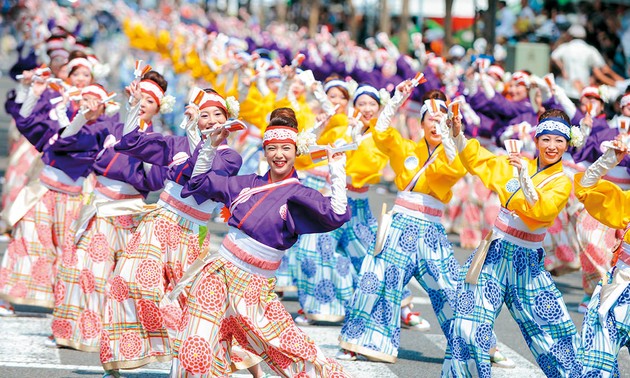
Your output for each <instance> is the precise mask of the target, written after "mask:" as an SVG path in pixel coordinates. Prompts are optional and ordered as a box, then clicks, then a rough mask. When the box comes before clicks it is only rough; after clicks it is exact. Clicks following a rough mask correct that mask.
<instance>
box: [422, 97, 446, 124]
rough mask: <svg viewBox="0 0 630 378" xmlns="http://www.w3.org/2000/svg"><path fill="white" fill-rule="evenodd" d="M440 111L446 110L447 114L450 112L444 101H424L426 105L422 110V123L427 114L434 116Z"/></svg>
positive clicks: (423, 105)
mask: <svg viewBox="0 0 630 378" xmlns="http://www.w3.org/2000/svg"><path fill="white" fill-rule="evenodd" d="M440 109H442V110H444V112H445V113H446V112H448V107H447V106H446V103H445V102H444V101H442V100H439V99H434V98H430V99H428V100H424V104H422V108H420V121H422V120H424V115H425V114H426V112H429V113H430V114H434V113H437V112H438V111H440Z"/></svg>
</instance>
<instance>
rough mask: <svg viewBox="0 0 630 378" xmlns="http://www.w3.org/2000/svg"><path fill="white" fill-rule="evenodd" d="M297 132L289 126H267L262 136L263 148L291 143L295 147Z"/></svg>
mask: <svg viewBox="0 0 630 378" xmlns="http://www.w3.org/2000/svg"><path fill="white" fill-rule="evenodd" d="M297 135H298V134H297V131H296V130H295V129H294V128H292V127H289V126H273V125H272V126H269V127H267V130H265V134H264V135H263V147H264V146H266V145H268V144H270V143H292V144H295V145H297Z"/></svg>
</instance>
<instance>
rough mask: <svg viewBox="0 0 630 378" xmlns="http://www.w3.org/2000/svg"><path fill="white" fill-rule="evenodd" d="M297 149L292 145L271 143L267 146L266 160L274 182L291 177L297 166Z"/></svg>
mask: <svg viewBox="0 0 630 378" xmlns="http://www.w3.org/2000/svg"><path fill="white" fill-rule="evenodd" d="M295 156H296V147H295V145H294V144H291V143H269V144H268V145H266V146H265V159H267V164H269V174H270V176H271V180H272V181H273V182H276V181H279V180H282V179H284V178H285V177H287V176H288V175H289V173H290V172H291V170H292V169H293V165H294V164H295Z"/></svg>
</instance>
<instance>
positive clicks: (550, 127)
mask: <svg viewBox="0 0 630 378" xmlns="http://www.w3.org/2000/svg"><path fill="white" fill-rule="evenodd" d="M547 134H551V135H558V136H561V137H564V138H565V139H566V140H567V141H570V140H571V126H570V125H569V123H568V122H567V121H565V120H564V119H562V118H559V117H549V118H545V119H543V120H542V121H541V122H540V123H539V124H538V126H536V136H535V137H536V138H538V137H539V136H541V135H547Z"/></svg>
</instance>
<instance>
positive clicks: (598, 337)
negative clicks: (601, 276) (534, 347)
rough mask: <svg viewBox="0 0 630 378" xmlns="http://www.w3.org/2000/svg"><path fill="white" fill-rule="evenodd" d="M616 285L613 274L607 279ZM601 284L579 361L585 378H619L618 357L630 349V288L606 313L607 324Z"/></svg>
mask: <svg viewBox="0 0 630 378" xmlns="http://www.w3.org/2000/svg"><path fill="white" fill-rule="evenodd" d="M605 279H607V280H608V282H609V283H610V282H612V278H611V276H610V273H608V274H607V277H606V278H605ZM601 287H602V283H601V282H600V283H599V284H598V285H597V288H596V289H595V292H594V293H593V297H592V298H591V302H590V303H589V304H588V312H587V313H586V315H585V317H584V324H583V325H582V338H581V340H580V347H579V348H578V360H579V361H580V362H581V363H582V365H583V370H582V374H583V375H582V376H583V377H585V378H608V377H615V378H619V377H620V376H621V375H620V374H619V367H618V365H617V355H618V354H619V350H620V349H621V348H622V347H623V346H624V345H625V346H628V347H630V286H627V287H626V288H625V290H624V291H623V292H622V293H621V295H620V296H619V298H617V301H616V302H615V304H614V305H613V306H612V307H611V308H610V310H609V311H608V313H607V314H606V319H605V323H602V319H601V318H600V317H599V314H598V312H597V311H598V310H599V305H600V297H599V295H600V290H601Z"/></svg>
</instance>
